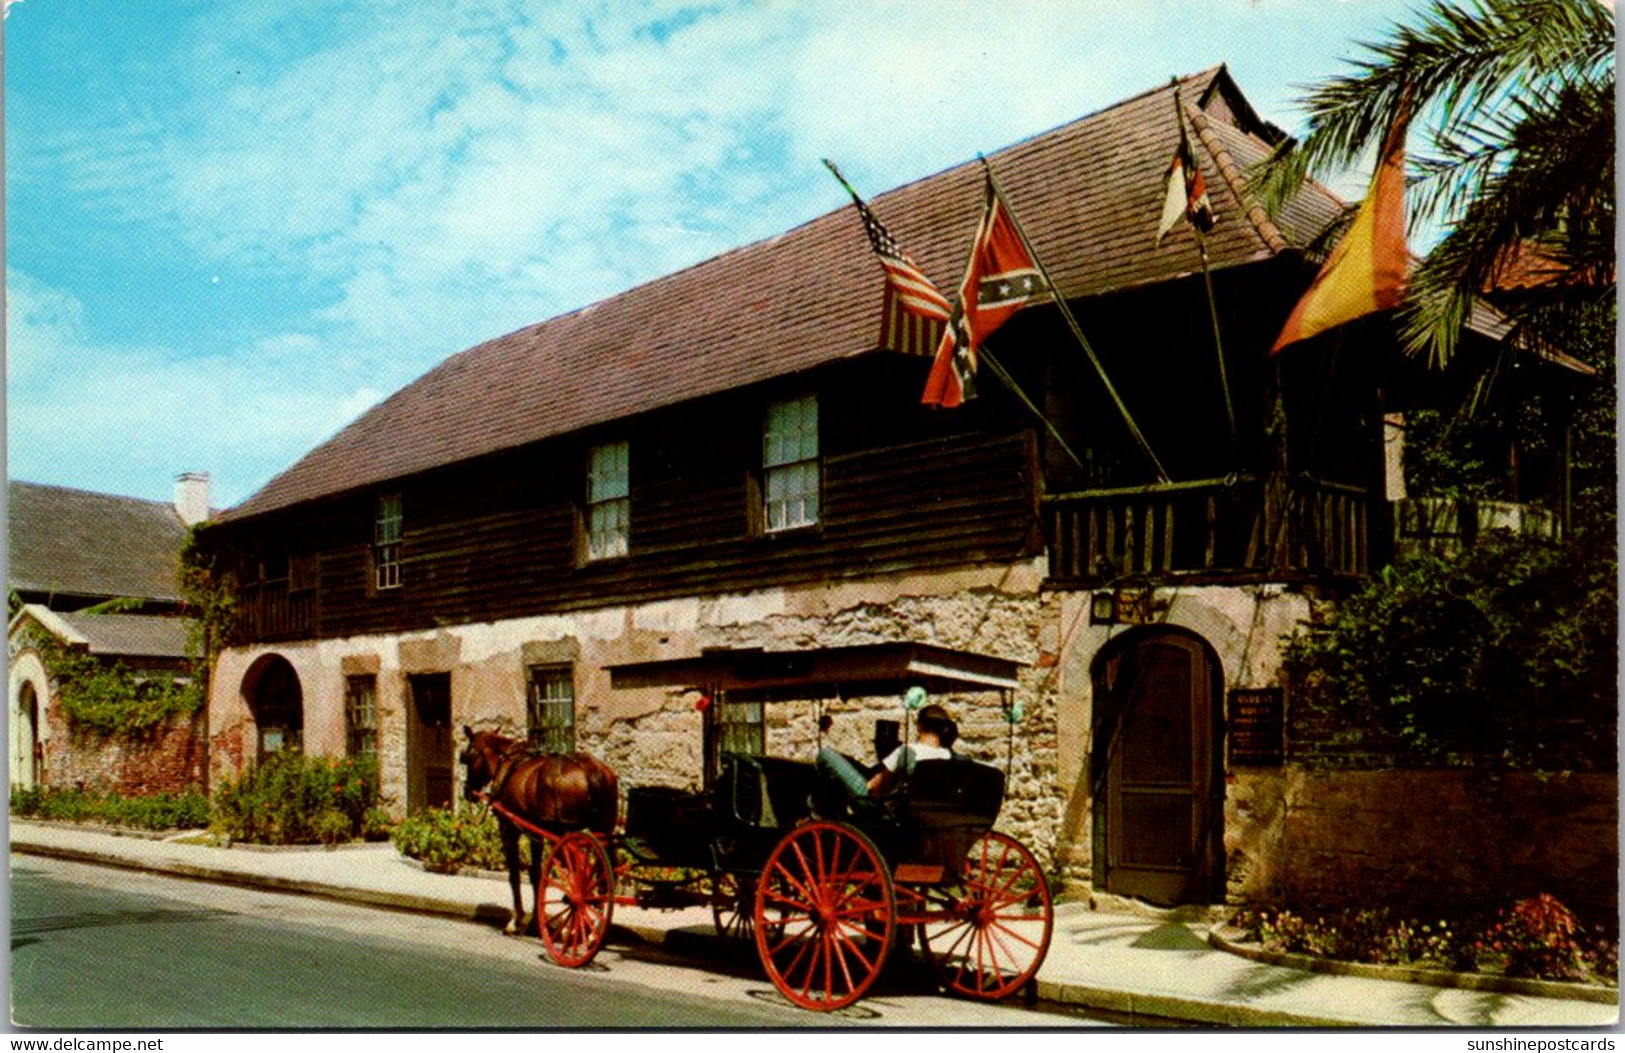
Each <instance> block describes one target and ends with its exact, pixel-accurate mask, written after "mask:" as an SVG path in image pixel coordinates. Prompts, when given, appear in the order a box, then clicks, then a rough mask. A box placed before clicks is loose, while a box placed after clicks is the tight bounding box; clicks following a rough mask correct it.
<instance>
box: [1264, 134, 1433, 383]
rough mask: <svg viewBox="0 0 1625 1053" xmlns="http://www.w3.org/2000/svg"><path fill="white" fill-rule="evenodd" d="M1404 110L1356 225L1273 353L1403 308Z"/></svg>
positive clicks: (1405, 260)
mask: <svg viewBox="0 0 1625 1053" xmlns="http://www.w3.org/2000/svg"><path fill="white" fill-rule="evenodd" d="M1408 123H1409V114H1408V113H1406V112H1405V111H1404V110H1401V112H1400V115H1399V116H1398V117H1397V118H1396V119H1395V121H1394V125H1393V127H1392V128H1390V129H1388V135H1387V136H1386V137H1385V138H1384V140H1383V147H1382V162H1381V164H1379V165H1378V166H1377V171H1376V174H1374V175H1373V176H1372V177H1371V189H1370V191H1369V192H1367V194H1366V196H1365V200H1364V201H1362V202H1360V210H1359V211H1358V212H1356V213H1355V215H1354V222H1353V223H1351V224H1349V229H1348V230H1347V231H1346V232H1345V233H1344V234H1343V237H1342V240H1340V241H1339V242H1338V243H1337V247H1336V248H1334V249H1332V254H1331V255H1330V256H1328V257H1327V258H1326V263H1325V265H1324V266H1323V267H1321V268H1320V273H1319V274H1317V275H1315V280H1314V282H1313V283H1312V284H1311V285H1310V286H1309V291H1308V292H1306V293H1304V294H1303V298H1302V299H1301V300H1299V301H1298V306H1297V307H1295V308H1293V309H1292V315H1291V316H1290V317H1289V318H1287V320H1286V325H1285V326H1283V327H1282V329H1281V335H1280V336H1278V337H1276V338H1275V346H1273V347H1271V348H1270V354H1272V355H1273V354H1275V353H1276V352H1277V351H1279V350H1281V348H1283V347H1285V346H1286V345H1288V344H1291V343H1296V342H1297V341H1299V340H1307V339H1308V338H1309V337H1311V336H1314V335H1315V334H1316V333H1321V332H1324V331H1325V330H1327V329H1331V328H1333V327H1334V326H1339V325H1342V324H1344V323H1345V322H1352V321H1353V320H1354V319H1356V318H1360V317H1363V316H1365V315H1368V314H1371V313H1372V312H1374V311H1384V310H1388V309H1389V308H1392V307H1398V306H1399V303H1400V301H1401V300H1402V299H1404V297H1405V277H1406V268H1407V265H1408V264H1409V261H1410V256H1409V253H1408V252H1407V251H1406V249H1405V131H1406V127H1407V125H1408Z"/></svg>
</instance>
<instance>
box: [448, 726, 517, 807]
mask: <svg viewBox="0 0 1625 1053" xmlns="http://www.w3.org/2000/svg"><path fill="white" fill-rule="evenodd" d="M463 734H464V735H466V736H468V745H467V746H466V747H464V748H463V752H462V755H461V756H459V757H458V758H457V760H458V763H460V764H462V766H463V796H464V797H465V798H467V799H468V800H470V801H474V800H478V799H479V793H480V791H481V790H483V789H485V788H486V787H487V786H489V785H490V784H491V780H492V779H494V778H496V776H497V772H498V770H500V769H501V767H502V758H503V757H504V756H505V755H506V754H507V753H508V751H509V750H511V749H512V748H513V745H514V742H513V740H512V739H507V738H503V737H502V736H501V735H498V734H496V733H495V732H492V731H479V732H476V731H475V730H474V729H473V728H471V727H469V726H468V725H466V724H465V725H463Z"/></svg>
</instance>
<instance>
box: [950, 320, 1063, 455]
mask: <svg viewBox="0 0 1625 1053" xmlns="http://www.w3.org/2000/svg"><path fill="white" fill-rule="evenodd" d="M976 355H977V358H978V359H979V360H981V361H983V362H986V363H987V366H988V368H989V369H991V370H992V371H993V375H994V376H996V377H998V378H999V379H1000V380H1002V381H1004V385H1005V387H1007V388H1009V389H1010V390H1011V391H1013V392H1015V395H1016V398H1018V399H1020V400H1021V402H1022V405H1024V406H1026V407H1027V408H1028V409H1029V410H1031V411H1032V414H1033V416H1035V417H1037V418H1038V419H1039V420H1041V421H1043V422H1044V428H1045V429H1046V430H1047V431H1048V432H1049V433H1050V436H1051V437H1052V438H1053V439H1054V440H1055V443H1056V445H1057V446H1059V447H1060V448H1061V450H1062V451H1063V452H1064V453H1065V454H1066V455H1067V456H1068V457H1070V458H1072V463H1073V464H1075V465H1077V466H1078V467H1079V468H1080V469H1081V468H1083V461H1082V460H1081V459H1080V458H1079V457H1078V455H1077V454H1076V453H1074V452H1072V447H1070V446H1068V445H1067V442H1066V440H1065V439H1063V438H1062V437H1061V433H1060V432H1059V431H1057V430H1056V428H1055V425H1054V424H1053V423H1052V422H1051V421H1050V419H1049V418H1048V417H1046V416H1044V411H1043V410H1041V409H1039V408H1038V407H1037V406H1036V405H1034V404H1033V400H1032V399H1030V398H1028V397H1027V393H1026V392H1025V391H1023V390H1021V386H1020V385H1018V384H1017V383H1016V378H1015V377H1012V376H1011V375H1010V372H1009V371H1008V370H1006V369H1005V368H1004V365H1003V363H1001V362H1000V361H999V360H998V359H996V358H994V357H993V356H992V354H990V353H989V352H988V349H987V346H986V345H985V344H984V345H983V346H982V347H980V348H978V349H977V351H976Z"/></svg>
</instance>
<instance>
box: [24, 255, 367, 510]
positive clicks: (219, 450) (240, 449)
mask: <svg viewBox="0 0 1625 1053" xmlns="http://www.w3.org/2000/svg"><path fill="white" fill-rule="evenodd" d="M6 288H7V311H6V314H7V318H6V323H7V324H6V330H7V331H6V360H7V363H6V364H7V371H6V372H7V376H6V379H7V389H8V390H7V396H8V402H9V404H10V405H11V406H12V407H14V408H15V407H26V412H21V413H19V412H15V411H13V412H10V413H8V415H7V424H6V428H7V431H6V447H7V448H6V455H7V462H8V463H7V469H8V473H9V474H10V475H11V476H12V477H14V478H23V479H30V480H40V481H49V482H57V483H63V484H66V485H74V486H84V487H86V488H89V489H115V490H117V491H118V492H121V493H129V494H132V495H146V496H151V497H154V498H162V497H167V496H168V493H169V486H170V483H171V481H172V480H173V478H174V476H175V475H176V474H177V473H179V472H182V471H191V470H206V471H209V472H210V473H211V474H212V475H213V477H214V482H215V486H216V490H215V500H216V502H217V503H218V502H232V503H234V502H235V501H238V500H241V499H242V498H244V497H247V496H248V494H249V493H250V492H252V489H253V488H254V487H257V486H258V485H260V484H262V483H264V482H265V481H266V479H268V478H269V477H270V475H272V474H274V473H275V472H276V471H278V470H280V469H281V468H283V467H285V466H286V465H287V464H288V463H290V462H291V461H292V460H293V459H294V458H296V457H297V456H298V455H299V454H301V453H302V452H304V451H305V450H307V449H309V448H310V447H311V446H313V445H314V444H315V443H317V442H319V441H320V440H321V439H323V438H325V437H326V436H328V435H330V434H331V433H332V432H333V431H335V430H337V428H338V427H340V426H342V424H343V423H345V422H347V421H348V420H351V419H353V418H354V417H355V416H356V415H358V414H359V413H360V412H361V411H362V410H364V409H366V408H367V406H369V405H371V404H372V403H373V402H376V401H377V400H378V398H379V397H380V396H379V393H378V391H377V389H375V388H370V387H367V386H365V385H358V384H356V383H354V382H353V381H347V380H346V379H345V378H344V377H343V376H342V375H341V374H340V373H339V372H338V371H337V370H335V369H333V368H332V363H331V362H330V361H329V360H328V359H327V358H326V357H325V356H324V355H323V353H322V350H323V349H322V347H321V345H320V343H319V342H318V341H316V340H315V339H313V338H311V337H309V336H307V335H300V334H285V335H281V336H276V337H269V338H267V339H265V340H263V341H261V342H260V343H259V344H258V345H257V346H256V347H255V348H253V349H252V350H251V351H249V352H248V353H228V352H226V351H217V352H214V353H209V354H204V355H201V356H199V355H181V354H178V353H177V352H175V351H174V350H173V349H170V348H164V347H153V346H127V345H120V344H118V343H116V342H110V341H107V340H103V339H99V338H98V336H97V334H94V333H92V332H90V331H88V330H87V329H86V327H85V325H84V311H83V307H82V305H81V304H80V303H79V301H78V300H76V299H75V298H74V297H73V296H71V295H69V294H67V293H65V292H63V291H61V290H58V289H52V288H49V287H47V286H45V285H43V284H41V283H40V282H38V281H36V280H34V279H33V278H31V277H30V276H29V275H27V274H22V273H18V272H16V271H8V272H7V274H6ZM110 475H111V476H113V477H116V478H118V479H120V480H123V481H124V482H123V484H122V485H118V486H112V485H109V484H108V483H107V482H106V481H105V480H106V478H107V477H109V476H110Z"/></svg>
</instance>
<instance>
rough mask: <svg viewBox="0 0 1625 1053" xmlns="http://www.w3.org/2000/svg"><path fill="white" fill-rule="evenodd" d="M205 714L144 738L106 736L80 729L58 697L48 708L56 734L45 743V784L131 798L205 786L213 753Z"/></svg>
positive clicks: (158, 729) (172, 723) (48, 718)
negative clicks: (74, 723)
mask: <svg viewBox="0 0 1625 1053" xmlns="http://www.w3.org/2000/svg"><path fill="white" fill-rule="evenodd" d="M204 718H205V713H204V711H202V710H199V711H198V712H197V713H196V714H194V715H193V716H191V717H173V718H171V719H170V720H168V721H166V722H165V723H164V724H161V725H159V726H158V727H156V728H153V729H152V730H151V731H150V732H147V733H145V734H142V735H139V736H123V735H118V736H111V737H102V736H99V735H92V734H87V733H84V732H80V731H76V730H75V729H74V728H73V727H72V726H71V725H70V724H69V723H68V722H67V720H66V719H65V718H64V717H63V715H62V707H61V706H60V705H58V704H57V701H56V699H55V698H52V700H51V704H50V705H49V706H48V707H47V709H46V721H47V723H48V725H49V728H50V734H49V735H48V736H46V739H45V742H44V752H45V771H44V783H45V785H47V786H55V787H76V786H82V787H83V788H85V789H87V790H98V791H105V790H115V791H117V792H119V793H121V794H125V795H128V796H142V795H147V794H156V793H180V792H183V791H186V790H192V789H199V788H202V787H203V786H204V785H205V784H206V780H207V778H208V755H209V751H208V739H207V737H206V735H205V725H204Z"/></svg>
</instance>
